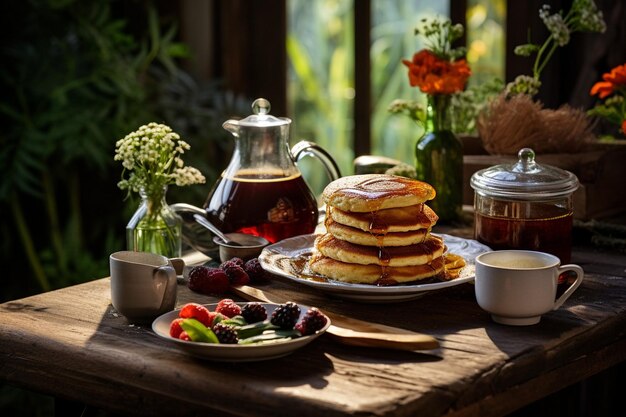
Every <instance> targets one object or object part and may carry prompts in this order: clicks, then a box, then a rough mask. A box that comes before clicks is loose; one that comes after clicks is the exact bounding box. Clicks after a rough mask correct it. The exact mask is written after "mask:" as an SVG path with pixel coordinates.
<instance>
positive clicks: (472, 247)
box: [259, 234, 491, 303]
mask: <svg viewBox="0 0 626 417" xmlns="http://www.w3.org/2000/svg"><path fill="white" fill-rule="evenodd" d="M438 236H441V237H442V238H443V240H444V242H445V244H446V247H447V248H448V252H449V253H453V254H455V255H459V256H461V257H463V259H464V260H465V262H466V266H465V267H464V268H463V269H462V270H461V271H460V273H459V276H458V278H454V279H451V280H449V281H441V282H430V283H424V284H403V285H389V286H376V285H368V284H351V283H346V282H341V281H335V280H332V279H326V278H325V277H322V276H320V275H318V274H315V273H314V272H312V271H310V270H309V269H308V261H309V259H310V257H311V253H312V251H313V243H314V241H315V235H301V236H296V237H293V238H289V239H285V240H282V241H280V242H277V243H275V244H273V245H270V246H267V247H265V248H264V249H263V252H262V253H261V255H260V256H259V262H260V263H261V266H262V267H263V268H264V269H265V270H266V271H268V272H271V273H273V274H276V275H279V276H282V277H285V278H288V279H289V280H291V281H294V282H297V283H300V284H304V285H308V286H310V287H314V288H317V289H319V290H321V291H324V292H326V293H327V294H330V295H333V296H336V297H340V298H345V299H349V300H354V301H360V302H368V303H389V302H399V301H408V300H412V299H415V298H418V297H421V296H422V295H424V294H425V293H427V292H428V291H434V290H439V289H442V288H446V287H452V286H455V285H459V284H463V283H465V282H472V281H473V280H474V259H475V258H476V256H478V255H479V254H481V253H483V252H488V251H490V250H491V249H490V248H489V247H488V246H485V245H483V244H481V243H479V242H477V241H475V240H471V239H463V238H459V237H456V236H450V235H444V234H439V235H438Z"/></svg>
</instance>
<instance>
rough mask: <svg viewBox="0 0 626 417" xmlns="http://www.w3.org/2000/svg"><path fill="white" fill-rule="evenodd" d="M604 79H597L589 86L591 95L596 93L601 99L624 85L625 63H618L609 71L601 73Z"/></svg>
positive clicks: (625, 76) (625, 80)
mask: <svg viewBox="0 0 626 417" xmlns="http://www.w3.org/2000/svg"><path fill="white" fill-rule="evenodd" d="M602 79H603V80H604V81H598V82H597V83H595V84H594V85H593V87H591V92H590V94H591V95H592V96H594V95H596V94H598V97H600V98H601V99H603V98H606V97H608V96H610V95H611V94H613V93H614V92H615V90H617V89H619V88H621V87H626V64H623V65H618V66H617V67H615V68H613V69H612V70H611V72H607V73H605V74H602Z"/></svg>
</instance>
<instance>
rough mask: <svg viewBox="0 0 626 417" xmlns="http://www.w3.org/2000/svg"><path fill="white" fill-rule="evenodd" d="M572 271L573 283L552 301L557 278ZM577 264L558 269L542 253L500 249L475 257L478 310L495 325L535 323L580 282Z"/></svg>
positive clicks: (554, 259) (556, 263)
mask: <svg viewBox="0 0 626 417" xmlns="http://www.w3.org/2000/svg"><path fill="white" fill-rule="evenodd" d="M566 271H574V272H575V273H576V280H575V281H574V282H573V283H572V284H571V285H570V286H569V287H568V288H567V289H566V290H565V292H564V293H563V294H562V295H561V296H560V297H559V298H558V299H556V291H557V284H558V281H559V275H560V274H562V273H564V272H566ZM583 277H584V272H583V269H582V268H581V267H580V266H578V265H573V264H568V265H563V266H560V260H559V258H557V257H556V256H554V255H550V254H548V253H544V252H534V251H524V250H501V251H493V252H487V253H483V254H481V255H479V256H477V257H476V279H475V286H474V288H475V291H476V301H478V305H480V307H481V308H482V309H483V310H485V311H487V312H488V313H490V314H491V317H492V319H493V320H494V321H495V322H497V323H502V324H509V325H513V326H526V325H531V324H537V323H539V321H540V320H541V316H542V315H543V314H545V313H547V312H549V311H552V310H556V309H558V308H559V307H560V306H561V305H562V304H563V302H565V300H567V299H568V298H569V297H570V296H571V295H572V293H573V292H574V291H575V290H576V288H578V287H579V286H580V284H581V282H582V281H583Z"/></svg>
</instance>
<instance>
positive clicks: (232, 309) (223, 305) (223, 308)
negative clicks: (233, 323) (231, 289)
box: [215, 298, 241, 318]
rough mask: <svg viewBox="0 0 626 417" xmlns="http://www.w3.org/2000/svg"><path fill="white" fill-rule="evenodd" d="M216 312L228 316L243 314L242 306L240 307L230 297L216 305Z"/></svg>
mask: <svg viewBox="0 0 626 417" xmlns="http://www.w3.org/2000/svg"><path fill="white" fill-rule="evenodd" d="M215 312H216V313H222V314H223V315H225V316H226V317H228V318H231V317H235V316H238V315H240V314H241V307H239V306H238V305H237V304H235V302H234V301H233V300H231V299H230V298H224V299H223V300H221V301H220V302H219V303H217V307H215Z"/></svg>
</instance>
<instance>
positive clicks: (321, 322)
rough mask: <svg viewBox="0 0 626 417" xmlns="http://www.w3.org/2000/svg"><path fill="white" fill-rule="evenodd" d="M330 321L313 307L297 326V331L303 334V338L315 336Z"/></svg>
mask: <svg viewBox="0 0 626 417" xmlns="http://www.w3.org/2000/svg"><path fill="white" fill-rule="evenodd" d="M327 321H328V319H327V318H326V316H325V315H324V313H322V312H321V311H319V310H318V309H317V308H315V307H312V308H310V309H309V311H307V312H306V313H305V314H304V317H302V320H301V321H300V323H298V324H297V325H296V330H298V331H299V332H300V333H302V336H305V335H309V334H313V333H315V332H316V331H318V330H320V329H322V328H323V327H324V326H326V322H327Z"/></svg>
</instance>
